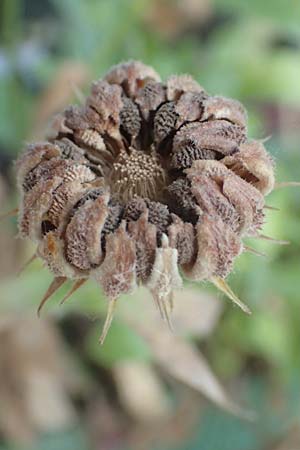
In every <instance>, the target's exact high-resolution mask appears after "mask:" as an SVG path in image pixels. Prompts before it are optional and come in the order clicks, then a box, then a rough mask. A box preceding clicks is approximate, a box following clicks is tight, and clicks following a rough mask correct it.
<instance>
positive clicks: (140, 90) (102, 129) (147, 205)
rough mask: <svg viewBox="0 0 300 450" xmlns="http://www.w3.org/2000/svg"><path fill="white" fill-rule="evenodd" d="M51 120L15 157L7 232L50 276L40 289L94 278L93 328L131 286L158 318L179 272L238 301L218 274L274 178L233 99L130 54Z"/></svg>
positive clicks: (239, 246)
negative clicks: (12, 225) (105, 304)
mask: <svg viewBox="0 0 300 450" xmlns="http://www.w3.org/2000/svg"><path fill="white" fill-rule="evenodd" d="M56 124H57V125H58V126H57V127H56V131H55V133H54V134H52V136H51V138H49V139H48V140H47V141H45V142H40V143H34V144H31V145H29V146H28V147H27V149H26V150H25V152H24V153H23V154H22V155H21V156H20V157H19V159H18V161H17V176H18V185H19V189H20V193H21V206H20V213H19V231H20V235H21V237H24V238H25V237H29V238H30V239H32V240H33V241H35V242H36V243H37V247H38V248H37V255H38V256H40V257H41V258H42V259H43V260H44V262H45V263H46V265H47V266H48V267H49V269H50V270H51V271H52V272H53V273H54V275H55V277H56V278H55V282H54V285H53V286H52V288H51V289H50V291H49V292H48V294H47V296H49V295H50V294H51V293H52V291H53V289H54V288H55V287H58V286H60V285H61V283H62V282H63V281H65V280H66V279H74V280H76V281H75V285H74V286H75V287H74V288H73V289H72V292H73V291H74V289H75V288H77V287H79V286H80V285H81V284H82V283H83V281H85V280H86V279H89V278H94V279H96V281H97V282H98V283H99V284H100V285H101V286H102V288H103V290H104V293H105V294H106V296H107V297H108V299H109V300H110V302H109V305H110V309H109V315H108V318H107V321H106V327H105V331H107V328H108V326H109V323H110V321H111V317H112V309H113V305H114V304H115V301H116V299H117V298H118V297H119V296H120V295H121V294H122V293H127V292H131V291H132V290H133V289H134V288H135V287H136V285H137V284H140V283H142V284H144V285H145V286H147V287H148V288H149V290H150V291H151V293H152V295H153V298H154V300H155V302H156V303H157V305H158V307H159V310H160V311H161V314H162V316H163V318H165V319H166V320H169V312H170V309H171V305H172V291H173V289H174V288H177V287H179V286H180V285H181V274H183V275H184V276H185V277H186V278H188V279H191V280H197V281H200V280H210V281H212V282H214V283H215V284H217V285H218V287H220V289H222V290H225V291H226V292H227V294H228V295H229V296H230V297H231V298H232V299H233V300H234V301H236V302H237V303H239V301H238V299H236V297H235V296H234V294H233V293H232V291H231V290H230V289H229V287H228V286H227V285H226V284H225V281H224V279H225V277H226V276H227V275H228V273H229V272H230V271H231V269H232V264H233V261H234V259H235V258H236V256H238V255H239V254H240V253H241V252H242V251H243V250H244V249H245V247H244V246H243V242H242V240H243V238H244V237H245V236H254V237H255V236H258V234H259V232H260V229H261V227H262V224H263V219H264V207H265V203H264V196H265V195H267V194H268V193H269V192H270V191H271V190H272V188H273V185H274V173H273V172H274V167H273V162H272V160H271V158H270V156H269V155H268V153H267V152H266V150H265V148H264V145H263V143H262V142H260V141H255V140H249V138H248V136H247V115H246V112H245V109H244V108H243V106H242V105H241V104H240V103H239V102H237V101H235V100H232V99H228V98H224V97H220V96H210V95H208V94H207V92H205V90H204V89H203V88H202V87H201V86H200V85H199V84H198V83H197V82H196V81H195V80H194V79H193V78H192V77H190V76H188V75H179V76H171V77H170V78H169V79H168V80H167V81H166V82H162V81H161V80H160V77H159V75H158V74H157V73H156V72H155V71H154V69H152V68H151V67H148V66H146V65H144V64H142V63H140V62H137V61H130V62H128V63H123V64H119V65H117V66H115V67H113V68H112V69H111V70H110V71H109V72H108V73H107V74H106V76H105V77H104V78H103V79H101V80H98V81H96V82H94V83H93V84H92V88H91V93H90V95H89V96H88V97H87V98H86V101H85V104H84V105H83V106H69V107H68V108H67V109H66V110H65V111H64V112H62V113H61V114H60V115H59V116H58V117H57V120H56ZM47 296H46V297H45V298H48V297H47ZM44 300H45V299H44Z"/></svg>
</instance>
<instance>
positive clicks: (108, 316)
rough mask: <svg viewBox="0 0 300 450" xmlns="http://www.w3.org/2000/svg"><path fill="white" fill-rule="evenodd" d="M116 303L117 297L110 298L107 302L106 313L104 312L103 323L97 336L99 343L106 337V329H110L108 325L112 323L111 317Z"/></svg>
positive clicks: (102, 342)
mask: <svg viewBox="0 0 300 450" xmlns="http://www.w3.org/2000/svg"><path fill="white" fill-rule="evenodd" d="M116 304H117V299H116V298H112V299H110V300H109V302H108V309H107V314H106V318H105V322H104V325H103V329H102V333H101V336H100V338H99V343H100V344H101V345H103V344H104V341H105V338H106V336H107V333H108V331H109V329H110V326H111V324H112V321H113V318H114V313H115V309H116Z"/></svg>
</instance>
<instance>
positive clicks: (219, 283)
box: [210, 277, 252, 314]
mask: <svg viewBox="0 0 300 450" xmlns="http://www.w3.org/2000/svg"><path fill="white" fill-rule="evenodd" d="M210 281H211V283H213V284H214V285H215V286H216V287H217V288H218V289H219V290H220V291H221V292H223V293H224V294H225V295H226V296H227V297H228V298H229V299H230V300H231V301H232V302H233V303H235V304H236V305H237V306H239V307H240V308H241V310H242V311H244V312H245V313H246V314H252V312H251V310H250V309H249V308H248V306H247V305H245V304H244V303H243V302H242V301H241V300H240V299H239V298H238V297H237V296H236V295H235V293H234V292H233V291H232V290H231V288H230V287H229V286H228V284H227V283H226V281H225V280H223V278H220V277H212V278H211V279H210Z"/></svg>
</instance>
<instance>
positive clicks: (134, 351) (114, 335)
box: [85, 319, 151, 368]
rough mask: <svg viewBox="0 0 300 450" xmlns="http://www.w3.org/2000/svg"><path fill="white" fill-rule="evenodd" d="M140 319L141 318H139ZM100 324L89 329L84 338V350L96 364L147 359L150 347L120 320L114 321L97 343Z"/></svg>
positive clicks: (110, 365)
mask: <svg viewBox="0 0 300 450" xmlns="http://www.w3.org/2000/svg"><path fill="white" fill-rule="evenodd" d="M141 320H142V319H141ZM100 334H101V325H99V324H98V325H97V326H95V327H93V328H92V330H91V331H90V333H89V335H88V337H87V340H86V343H85V344H86V351H87V354H88V355H89V356H90V358H91V359H92V360H93V361H94V362H95V363H97V364H99V365H103V366H105V367H107V368H110V367H112V366H113V365H114V364H115V363H117V362H120V361H122V360H128V359H135V360H139V361H149V360H150V359H151V351H150V347H149V346H148V344H147V343H146V341H145V340H144V339H143V338H142V337H141V336H139V335H138V334H137V333H135V332H134V331H133V330H132V329H131V328H129V327H128V326H127V325H125V324H124V323H122V322H118V321H116V320H115V321H114V322H113V323H112V326H111V328H110V330H109V332H108V335H107V337H106V339H105V342H104V344H103V345H100V344H99V336H100Z"/></svg>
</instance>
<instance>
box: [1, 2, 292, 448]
mask: <svg viewBox="0 0 300 450" xmlns="http://www.w3.org/2000/svg"><path fill="white" fill-rule="evenodd" d="M127 59H140V60H142V61H143V62H144V63H146V64H149V65H153V66H154V68H155V69H156V70H157V71H158V72H159V73H160V74H161V76H162V78H166V77H167V76H169V75H170V74H172V73H190V74H192V75H193V76H194V78H195V79H196V80H197V81H199V83H200V84H201V85H203V86H204V87H205V88H206V90H207V91H208V92H209V93H214V94H222V95H225V96H230V97H234V98H237V99H239V100H240V101H241V102H243V103H244V105H245V106H246V108H247V109H248V111H249V127H250V135H251V136H252V137H256V138H259V139H264V138H268V140H267V142H266V147H267V148H268V150H269V151H270V152H271V153H272V155H273V157H274V159H275V161H276V165H277V180H278V181H288V180H300V174H299V168H300V151H299V150H300V148H299V146H300V3H299V1H298V0H289V1H287V0H264V1H263V2H262V1H261V0H252V1H251V2H250V1H246V0H153V1H151V0H135V1H130V0H1V2H0V98H1V102H0V171H1V175H0V201H1V211H6V210H9V209H10V208H14V207H16V205H17V194H16V192H15V181H14V171H13V160H14V159H15V158H16V156H17V154H18V152H20V150H21V149H22V148H23V146H24V145H25V143H26V142H29V141H31V140H33V139H41V138H42V137H43V135H44V133H45V132H46V130H47V124H48V123H49V120H50V119H51V117H52V116H53V115H54V114H55V113H56V112H58V111H59V110H60V109H62V108H64V107H65V106H66V105H67V104H68V103H70V102H77V101H78V100H77V99H78V97H80V96H81V95H82V92H83V93H85V92H87V90H88V87H89V83H90V82H91V81H92V80H93V79H96V78H99V77H101V76H102V75H103V74H104V73H105V72H106V71H107V70H108V68H109V67H110V66H111V65H112V64H116V63H118V62H120V61H122V60H127ZM267 203H268V204H269V205H271V206H273V207H276V208H279V211H277V210H269V211H268V212H267V217H266V225H265V229H264V233H265V234H267V235H269V236H272V237H274V238H278V239H284V240H288V241H290V245H289V246H279V245H273V244H272V243H269V242H255V241H254V240H252V241H250V240H249V245H251V246H252V247H255V248H256V249H257V250H258V251H260V252H264V253H266V257H257V256H255V255H252V254H249V253H244V254H243V256H242V257H240V258H239V260H238V261H237V263H236V265H235V271H234V273H233V274H232V275H231V276H230V278H229V282H230V285H231V286H232V287H233V289H234V290H235V292H237V293H238V295H239V297H240V298H242V299H243V301H244V302H246V303H247V304H248V305H249V306H250V307H251V309H252V311H253V314H252V316H251V317H250V318H249V317H246V316H244V315H243V314H242V313H241V311H239V310H237V309H236V308H234V307H232V306H231V305H230V304H229V302H227V300H225V299H224V298H222V296H221V295H220V294H218V293H216V291H215V290H213V289H211V288H210V287H209V286H207V285H197V286H195V285H193V286H192V285H189V286H187V288H186V291H183V292H181V293H179V294H177V298H176V301H177V303H179V304H180V306H179V307H178V309H179V311H178V315H177V319H176V317H175V325H176V321H177V322H178V327H179V330H180V332H179V335H178V336H176V335H175V336H173V337H171V338H170V337H169V334H168V331H167V332H166V330H165V329H164V327H162V326H161V325H160V324H157V323H156V320H155V317H153V314H154V312H153V310H154V307H153V306H152V304H151V301H150V300H149V298H148V297H147V295H146V294H145V293H144V292H141V293H137V294H134V296H133V297H126V298H124V299H121V301H120V303H121V307H120V311H119V314H118V315H117V317H116V320H115V322H114V324H113V327H112V329H111V331H110V334H109V336H108V338H107V341H106V343H105V345H104V347H99V345H98V342H97V338H98V336H99V334H100V331H101V326H102V323H103V314H104V313H105V309H106V304H105V300H104V299H103V297H102V294H101V292H100V289H99V288H98V287H97V286H96V285H94V284H93V283H90V284H89V285H87V286H84V287H83V288H82V289H81V290H80V291H78V293H76V294H75V296H74V298H73V299H72V300H70V301H69V302H67V303H66V304H65V305H64V307H61V308H60V307H59V306H58V305H59V300H60V299H61V298H62V297H63V295H64V290H63V289H62V290H61V292H60V295H56V296H55V297H54V299H53V301H52V302H51V303H52V304H51V305H48V306H47V309H46V311H45V313H44V316H43V319H41V320H40V321H38V320H37V319H36V317H35V315H34V313H35V310H36V307H37V305H38V303H39V300H40V299H41V297H42V295H43V293H44V292H45V290H46V289H47V286H48V284H49V282H50V279H51V277H50V274H49V273H48V272H47V271H46V270H44V269H42V265H41V263H39V262H38V261H36V262H34V263H33V264H32V265H31V266H30V267H29V268H28V269H27V270H26V271H25V272H24V273H22V274H21V275H19V276H18V277H17V276H16V273H17V272H18V270H19V268H20V267H21V266H22V264H23V263H24V262H25V261H26V260H27V259H28V257H30V256H31V254H32V253H33V251H34V249H33V248H32V247H31V246H30V245H29V244H28V243H24V242H20V241H19V240H16V239H15V235H16V232H17V228H16V220H15V219H14V218H11V219H9V220H7V221H5V222H2V223H1V224H0V226H1V230H0V251H1V263H0V276H1V279H0V449H1V450H7V449H27V450H29V449H39V450H44V449H45V450H48V449H57V448H60V449H69V448H70V449H71V448H72V450H77V449H83V450H85V449H86V450H89V449H91V450H93V449H97V450H98V449H99V450H135V449H137V450H143V449H149V450H151V449H156V450H163V449H164V450H169V449H170V450H171V449H176V450H180V449H184V450H193V449H195V450H196V449H197V450H227V449H228V450H289V449H292V448H293V449H300V422H299V420H300V389H299V374H300V358H299V356H300V233H299V223H300V196H299V190H298V188H296V187H293V188H284V189H281V190H279V189H278V190H276V191H274V192H273V193H272V194H271V195H270V196H269V198H268V199H267ZM144 300H146V302H145V303H143V301H144ZM147 305H149V306H147ZM176 308H177V305H176ZM179 312H180V314H181V315H180V314H179ZM133 318H134V319H133ZM147 321H149V323H148V325H147V328H146V331H145V329H143V325H144V323H145V322H147ZM149 324H150V325H151V326H149ZM151 327H152V328H151ZM159 337H160V338H161V341H160V339H158V338H159ZM157 341H158V342H157ZM161 342H164V343H165V344H164V346H163V348H164V349H165V350H166V351H165V352H164V354H163V356H162V355H161V353H162V349H161V348H160V343H161ZM175 350H176V351H175ZM174 360H175V363H174ZM237 405H239V406H237ZM249 411H254V412H255V413H256V417H255V418H253V419H252V420H249V417H248V416H249ZM245 416H247V417H246V418H245Z"/></svg>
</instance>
